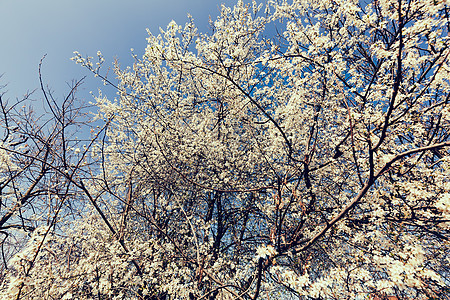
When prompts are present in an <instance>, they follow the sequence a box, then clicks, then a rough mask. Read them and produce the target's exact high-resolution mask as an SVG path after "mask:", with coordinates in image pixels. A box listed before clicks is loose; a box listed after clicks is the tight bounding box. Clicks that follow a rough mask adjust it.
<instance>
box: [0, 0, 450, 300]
mask: <svg viewBox="0 0 450 300" xmlns="http://www.w3.org/2000/svg"><path fill="white" fill-rule="evenodd" d="M449 5H450V3H449V2H448V1H447V0H373V1H369V0H367V1H359V0H323V1H315V0H291V1H271V2H269V3H268V4H267V5H266V6H263V5H259V4H257V3H256V2H253V3H250V4H245V3H243V2H242V1H239V2H238V3H237V4H236V5H235V6H234V7H231V8H229V7H226V6H222V8H221V12H220V16H218V17H217V19H216V20H212V21H211V23H210V27H211V30H210V32H209V33H199V32H198V31H197V29H196V27H195V24H194V21H193V20H190V21H189V22H188V23H187V24H185V25H184V26H180V25H178V24H176V23H175V22H171V23H170V24H169V25H168V26H167V28H166V29H165V30H161V33H160V34H158V35H154V34H152V33H150V32H149V37H148V46H147V48H146V49H145V52H144V54H143V56H142V57H138V55H136V54H134V53H133V56H134V58H135V62H134V64H133V66H130V67H127V68H125V69H122V68H121V67H120V66H119V63H117V62H116V64H115V65H114V74H115V78H111V77H108V76H107V72H103V68H102V67H103V65H104V59H103V57H102V54H101V53H100V52H98V53H97V56H98V58H97V59H94V58H92V57H84V56H83V55H81V54H79V53H78V52H76V53H75V57H74V58H73V60H74V61H75V62H77V63H79V64H81V65H82V66H84V67H86V68H87V69H89V70H90V71H92V73H93V74H94V75H95V76H98V77H100V79H101V80H102V81H103V82H104V83H105V84H110V85H113V86H114V87H115V88H116V90H117V97H116V99H109V98H108V97H106V96H104V95H102V94H101V93H100V94H99V95H98V96H97V97H96V98H95V99H96V100H95V103H94V105H95V107H96V108H95V112H94V114H95V116H94V118H93V119H92V120H91V121H90V122H85V121H83V120H85V119H82V118H81V119H80V114H81V112H82V111H83V110H82V108H81V107H80V108H78V106H77V101H76V99H75V91H76V89H77V87H78V85H79V82H76V83H75V84H74V87H73V89H72V90H71V91H70V92H69V94H68V96H67V97H66V99H65V100H64V101H63V102H62V103H59V102H58V101H56V100H53V98H52V97H51V95H49V93H48V92H46V90H45V88H44V86H42V91H43V92H44V93H43V95H44V100H45V102H46V103H47V106H48V108H49V114H50V117H47V118H38V117H35V116H34V115H33V114H32V113H31V111H30V110H29V109H27V108H26V107H22V108H20V105H21V104H20V103H19V105H18V104H13V105H8V104H7V103H6V102H5V101H1V103H2V112H3V116H2V118H1V122H0V124H1V126H2V128H3V132H4V134H5V135H4V136H5V137H4V138H3V140H2V142H1V143H0V155H1V156H0V157H1V158H0V172H1V174H2V177H1V180H0V184H1V186H0V190H1V191H2V194H1V203H0V209H1V211H0V212H1V215H0V218H1V219H0V233H2V234H3V236H4V237H3V241H2V254H3V261H4V263H3V266H2V269H1V271H2V273H1V278H2V279H3V283H2V285H1V292H2V293H3V295H4V297H7V298H11V299H38V298H39V299H124V298H132V299H155V300H156V299H263V298H268V299H365V297H366V299H367V298H369V299H382V298H383V297H387V296H395V297H397V298H398V299H449V298H448V297H449V296H448V295H449V294H450V290H449V285H450V282H449V279H448V278H450V273H449V271H450V270H449V265H450V261H449V258H450V248H449V245H450V244H449V238H450V232H449V230H450V227H449V221H450V171H449V170H450V168H449V164H450V82H449V78H450V63H449V55H450V47H449V46H450V40H449V36H448V33H449V28H450V19H449V13H450V7H449ZM78 120H80V121H79V122H78ZM72 128H75V129H72ZM76 128H81V129H82V130H86V129H88V130H90V131H91V136H90V138H89V139H87V140H82V139H75V138H74V136H75V135H76V134H77V133H76V132H77V131H76ZM78 130H80V129H78ZM78 132H79V131H78Z"/></svg>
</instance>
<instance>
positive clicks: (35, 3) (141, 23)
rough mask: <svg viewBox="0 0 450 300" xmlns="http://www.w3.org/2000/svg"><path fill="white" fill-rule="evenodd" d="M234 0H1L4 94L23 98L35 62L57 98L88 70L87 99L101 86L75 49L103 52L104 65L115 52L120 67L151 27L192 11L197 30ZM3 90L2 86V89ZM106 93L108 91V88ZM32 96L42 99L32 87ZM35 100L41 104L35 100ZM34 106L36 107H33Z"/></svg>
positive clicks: (34, 81) (32, 82)
mask: <svg viewBox="0 0 450 300" xmlns="http://www.w3.org/2000/svg"><path fill="white" fill-rule="evenodd" d="M236 2H237V0H128V1H119V0H77V1H74V0H0V11H1V17H0V74H3V77H2V78H0V85H4V84H7V88H6V89H3V92H5V90H6V91H7V93H6V94H5V95H4V98H6V99H10V101H11V100H14V99H16V98H21V97H22V95H24V94H25V93H27V92H28V91H32V90H34V89H36V88H38V87H39V80H38V65H39V61H40V59H41V58H42V56H43V55H44V54H47V57H46V59H45V61H44V64H43V67H42V73H43V77H44V81H45V83H47V84H48V85H49V86H50V87H51V89H52V90H53V91H54V93H53V94H54V96H55V97H56V98H59V99H61V98H63V96H64V95H65V94H66V93H67V91H68V90H69V89H68V83H70V82H71V81H72V80H73V79H80V78H81V77H83V76H84V75H87V78H86V81H85V84H84V85H83V87H82V90H81V91H80V92H79V93H78V96H79V97H80V98H84V99H83V100H85V101H91V98H90V96H89V91H93V92H94V94H96V91H97V88H99V87H100V88H103V85H102V83H101V82H100V81H99V80H98V78H93V77H92V76H91V74H89V73H88V72H87V71H86V70H85V69H83V68H82V67H81V66H79V65H76V64H75V63H74V62H72V61H71V60H70V57H72V56H73V51H78V52H80V53H81V54H83V55H89V56H94V57H95V55H96V53H97V50H100V51H101V52H102V53H103V54H104V55H105V59H106V62H105V67H106V66H111V65H112V61H113V59H114V57H117V58H118V59H119V61H120V63H121V66H122V67H125V66H127V65H130V64H131V63H132V59H131V55H130V48H134V49H135V53H136V54H138V55H140V54H141V53H143V50H144V49H145V45H146V38H147V32H146V28H149V29H150V30H151V31H152V32H153V33H159V28H160V27H162V28H165V27H166V25H167V24H168V23H169V22H170V21H171V20H175V21H176V22H177V23H178V24H184V23H185V22H186V21H187V14H188V13H189V14H191V15H192V16H193V17H194V19H195V23H196V24H197V26H198V27H199V29H200V31H202V32H205V31H207V30H208V19H209V16H211V17H212V18H213V19H215V17H216V16H217V15H218V14H219V7H220V4H221V3H223V4H225V5H227V6H232V5H234V4H235V3H236ZM0 92H2V91H0ZM108 94H109V93H108ZM33 98H34V99H41V93H40V91H36V93H35V94H34V96H33ZM35 103H36V105H41V104H40V103H39V102H38V101H36V102H35ZM36 108H38V107H36Z"/></svg>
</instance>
